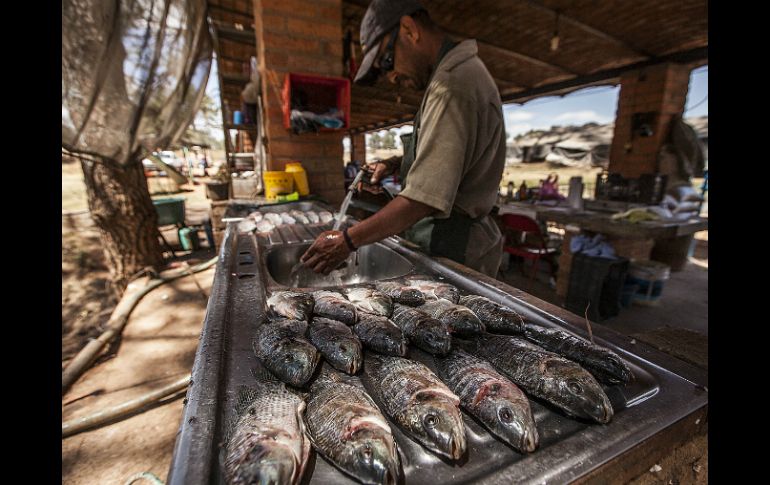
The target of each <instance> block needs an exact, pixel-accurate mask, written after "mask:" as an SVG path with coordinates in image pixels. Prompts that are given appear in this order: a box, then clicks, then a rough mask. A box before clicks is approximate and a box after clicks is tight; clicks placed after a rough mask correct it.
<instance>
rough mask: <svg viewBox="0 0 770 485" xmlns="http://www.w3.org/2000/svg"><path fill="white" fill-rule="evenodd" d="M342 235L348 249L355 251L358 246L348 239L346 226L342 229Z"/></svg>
mask: <svg viewBox="0 0 770 485" xmlns="http://www.w3.org/2000/svg"><path fill="white" fill-rule="evenodd" d="M342 237H343V238H344V239H345V244H347V246H348V249H350V251H355V250H357V249H358V248H357V247H355V246H354V245H353V241H352V240H351V239H350V235H349V234H348V228H347V227H346V228H345V229H343V230H342Z"/></svg>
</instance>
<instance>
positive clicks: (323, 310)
mask: <svg viewBox="0 0 770 485" xmlns="http://www.w3.org/2000/svg"><path fill="white" fill-rule="evenodd" d="M313 299H314V300H315V306H314V307H313V314H315V315H318V316H320V317H326V318H331V319H332V320H337V321H338V322H342V323H344V324H345V325H354V324H355V323H356V321H357V319H358V315H357V312H356V307H355V306H354V305H353V304H352V303H350V302H349V301H348V300H347V299H346V298H345V297H344V296H342V293H338V292H336V291H328V290H318V291H314V292H313Z"/></svg>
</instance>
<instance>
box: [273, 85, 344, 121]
mask: <svg viewBox="0 0 770 485" xmlns="http://www.w3.org/2000/svg"><path fill="white" fill-rule="evenodd" d="M282 94H283V126H284V127H285V128H286V129H291V100H292V97H293V96H295V97H297V96H301V97H303V98H304V99H303V103H304V104H305V108H304V110H305V111H312V112H314V113H318V114H324V113H325V112H327V111H329V109H331V108H337V109H339V110H340V111H342V113H343V120H342V121H343V122H344V123H345V124H344V125H342V127H340V128H321V129H320V131H338V130H344V129H346V128H349V127H350V79H346V78H344V77H327V76H318V75H315V74H299V73H295V72H289V73H286V79H285V81H284V83H283V93H282Z"/></svg>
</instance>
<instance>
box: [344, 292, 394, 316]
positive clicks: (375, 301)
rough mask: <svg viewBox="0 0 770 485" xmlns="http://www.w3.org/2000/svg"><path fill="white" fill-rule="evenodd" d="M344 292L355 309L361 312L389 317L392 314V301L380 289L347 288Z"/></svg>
mask: <svg viewBox="0 0 770 485" xmlns="http://www.w3.org/2000/svg"><path fill="white" fill-rule="evenodd" d="M344 293H345V296H346V297H347V298H348V300H350V302H351V303H352V304H353V305H355V307H356V309H358V310H360V311H362V312H367V313H376V314H377V315H382V316H383V317H390V316H391V315H392V314H393V301H392V300H391V299H390V297H389V296H388V295H386V294H385V293H383V292H381V291H378V290H374V289H372V288H365V287H361V288H347V289H345V290H344Z"/></svg>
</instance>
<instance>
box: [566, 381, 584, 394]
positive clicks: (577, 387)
mask: <svg viewBox="0 0 770 485" xmlns="http://www.w3.org/2000/svg"><path fill="white" fill-rule="evenodd" d="M569 389H570V391H572V392H574V393H575V394H583V388H582V387H581V386H580V384H578V383H577V382H570V383H569Z"/></svg>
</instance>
